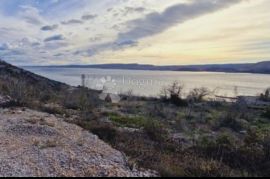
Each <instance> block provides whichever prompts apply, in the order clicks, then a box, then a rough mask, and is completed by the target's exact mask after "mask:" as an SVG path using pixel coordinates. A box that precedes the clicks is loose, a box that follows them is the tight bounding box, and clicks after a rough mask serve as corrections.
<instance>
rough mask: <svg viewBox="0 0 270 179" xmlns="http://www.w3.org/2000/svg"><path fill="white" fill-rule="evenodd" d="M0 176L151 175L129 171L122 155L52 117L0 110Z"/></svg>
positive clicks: (31, 112)
mask: <svg viewBox="0 0 270 179" xmlns="http://www.w3.org/2000/svg"><path fill="white" fill-rule="evenodd" d="M0 138H1V140H0V176H1V177H2V176H4V177H10V176H19V177H23V176H35V177H39V176H45V177H50V176H71V177H73V176H78V177H80V176H82V177H84V176H119V177H126V176H127V177H129V176H131V177H134V176H135V177H136V176H154V175H155V173H153V172H150V171H139V170H136V169H133V170H131V169H130V168H129V167H128V165H127V162H126V159H125V156H124V155H123V154H122V153H121V152H119V151H117V150H115V149H113V148H112V147H110V146H109V145H108V144H106V143H104V142H103V141H101V140H100V139H99V138H98V137H97V136H95V135H93V134H91V133H89V132H88V131H85V130H83V129H82V128H80V127H78V126H76V125H74V124H70V123H67V122H65V121H64V119H61V118H57V117H56V116H54V115H50V114H47V113H42V112H37V111H33V110H30V109H25V108H14V109H10V108H8V109H1V108H0Z"/></svg>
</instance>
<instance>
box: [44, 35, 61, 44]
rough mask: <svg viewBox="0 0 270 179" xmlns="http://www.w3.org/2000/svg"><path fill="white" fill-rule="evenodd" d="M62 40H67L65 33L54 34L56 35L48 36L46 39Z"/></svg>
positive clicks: (48, 40) (47, 40) (46, 40)
mask: <svg viewBox="0 0 270 179" xmlns="http://www.w3.org/2000/svg"><path fill="white" fill-rule="evenodd" d="M60 40H65V38H64V36H63V35H54V36H51V37H48V38H46V39H45V40H44V42H50V41H60Z"/></svg>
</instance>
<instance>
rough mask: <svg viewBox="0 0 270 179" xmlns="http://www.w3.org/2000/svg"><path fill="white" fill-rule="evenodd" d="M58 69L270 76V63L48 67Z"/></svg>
mask: <svg viewBox="0 0 270 179" xmlns="http://www.w3.org/2000/svg"><path fill="white" fill-rule="evenodd" d="M46 67H58V68H98V69H122V70H159V71H194V72H200V71H206V72H231V73H262V74H270V61H264V62H259V63H245V64H211V65H182V66H173V65H172V66H155V65H142V64H100V65H65V66H46Z"/></svg>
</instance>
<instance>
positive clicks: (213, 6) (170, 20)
mask: <svg viewBox="0 0 270 179" xmlns="http://www.w3.org/2000/svg"><path fill="white" fill-rule="evenodd" d="M241 1H243V0H226V1H224V0H200V1H199V0H198V1H195V0H194V1H192V2H190V3H180V4H176V5H173V6H171V7H169V8H167V9H165V11H163V12H162V13H158V12H154V13H150V14H148V15H146V16H145V17H144V18H139V19H135V20H131V21H128V22H127V23H126V25H127V26H128V27H129V28H130V29H129V30H127V31H126V32H122V33H121V32H120V33H118V35H117V38H116V40H114V41H111V42H106V43H103V44H97V45H92V46H90V47H89V49H92V51H91V52H92V53H91V55H96V54H98V53H100V52H101V51H106V50H113V51H116V50H121V49H123V48H126V47H135V46H138V41H139V40H140V39H143V38H146V37H149V36H153V35H156V34H159V33H162V32H164V31H166V30H167V29H169V28H171V27H173V26H175V25H178V24H181V23H184V22H186V21H188V20H191V19H194V18H196V17H200V16H202V15H205V14H209V13H213V12H216V11H218V10H221V9H224V8H227V7H229V6H231V5H233V4H236V3H239V2H241ZM93 49H94V50H93Z"/></svg>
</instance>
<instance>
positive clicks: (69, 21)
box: [62, 19, 83, 25]
mask: <svg viewBox="0 0 270 179" xmlns="http://www.w3.org/2000/svg"><path fill="white" fill-rule="evenodd" d="M82 23H83V21H81V20H77V19H71V20H68V21H63V22H62V24H63V25H70V24H82Z"/></svg>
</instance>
